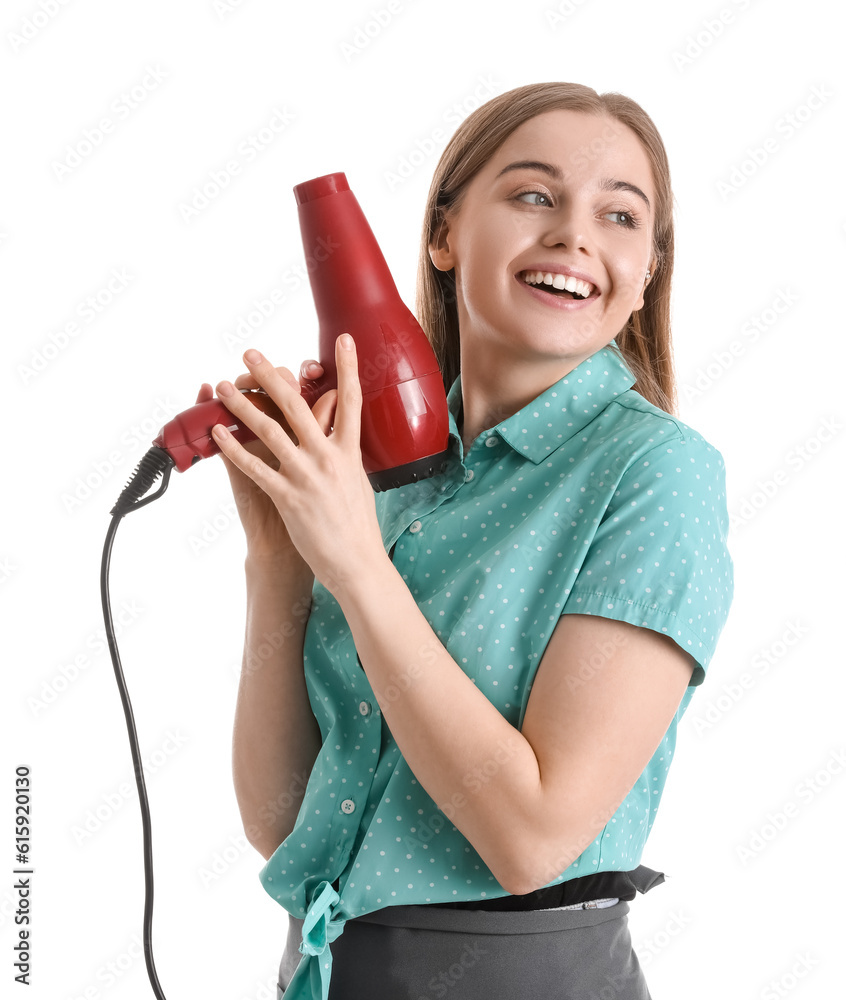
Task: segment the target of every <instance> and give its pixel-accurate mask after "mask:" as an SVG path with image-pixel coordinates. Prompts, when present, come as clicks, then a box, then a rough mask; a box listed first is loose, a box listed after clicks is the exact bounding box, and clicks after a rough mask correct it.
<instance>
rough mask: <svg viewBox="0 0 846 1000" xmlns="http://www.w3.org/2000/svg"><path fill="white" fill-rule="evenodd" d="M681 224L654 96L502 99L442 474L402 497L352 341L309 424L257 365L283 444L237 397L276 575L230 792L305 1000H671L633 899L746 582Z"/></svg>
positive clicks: (468, 148)
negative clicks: (662, 998)
mask: <svg viewBox="0 0 846 1000" xmlns="http://www.w3.org/2000/svg"><path fill="white" fill-rule="evenodd" d="M671 206H672V196H671V192H670V187H669V171H668V169H667V164H666V157H665V155H664V150H663V145H662V144H661V140H660V137H659V136H658V133H657V132H656V131H655V128H654V125H653V124H652V122H651V121H650V119H649V118H648V116H647V115H646V114H645V112H643V110H642V109H640V108H639V107H638V105H636V104H634V102H632V101H629V100H628V99H627V98H624V97H622V96H620V95H603V96H599V95H597V94H596V93H595V92H594V91H592V90H589V89H588V88H585V87H580V86H577V85H574V84H539V85H536V86H531V87H523V88H519V89H518V90H516V91H512V92H511V93H508V94H504V95H501V96H500V97H497V98H494V99H493V100H491V101H490V102H489V103H488V104H486V105H483V106H482V107H481V108H480V109H479V110H478V111H476V112H474V114H472V115H471V116H470V117H469V118H468V119H467V120H466V121H465V122H464V123H463V125H462V126H461V127H460V129H459V130H458V132H456V134H455V136H454V137H453V138H452V140H451V141H450V143H449V145H448V146H447V148H446V150H445V152H444V154H443V157H442V159H441V162H440V164H439V166H438V168H437V171H436V173H435V177H434V180H433V183H432V187H431V191H430V196H429V201H428V205H427V209H426V220H425V225H424V238H423V249H422V253H421V262H420V283H419V300H418V313H419V315H420V317H421V320H422V323H423V326H424V329H426V330H427V333H428V334H429V335H430V337H431V339H432V342H433V344H434V346H435V348H436V352H437V354H438V357H439V361H440V363H441V366H442V370H443V374H444V383H445V386H446V387H447V389H448V397H447V398H448V405H449V424H450V451H449V459H448V461H447V464H446V466H445V468H444V469H443V471H442V472H441V473H439V474H438V475H437V476H435V477H433V478H431V479H427V480H423V481H421V482H418V483H413V484H411V485H409V486H406V487H403V488H401V489H396V490H392V491H389V492H386V493H380V494H379V495H378V496H375V497H374V494H373V492H372V490H371V488H370V486H369V483H368V481H367V477H366V475H365V473H364V470H363V468H362V464H361V452H360V448H359V415H360V408H361V392H360V385H359V381H358V375H357V370H358V369H357V357H356V352H355V347H354V345H353V344H351V343H347V341H348V340H349V338H346V337H339V338H338V342H337V344H336V359H335V360H336V365H337V369H338V391H337V394H335V393H327V394H325V395H324V396H323V397H322V398H321V400H320V401H319V403H318V404H317V405H316V406H315V408H314V410H313V411H309V409H308V407H307V406H306V404H305V403H304V402H303V400H302V398H301V396H300V393H299V391H298V389H297V382H296V379H294V377H293V375H292V374H291V373H290V372H288V371H287V370H285V369H278V370H277V369H275V368H273V366H272V365H271V364H270V362H269V361H268V360H267V359H265V358H263V357H262V356H261V355H259V354H258V353H257V352H253V351H248V352H247V353H246V354H245V361H246V363H247V365H248V368H249V374H248V375H242V376H241V377H240V378H239V380H238V381H237V382H236V386H238V387H239V388H255V387H256V386H261V387H262V388H264V389H265V391H266V392H267V393H268V394H269V395H270V396H271V397H272V398H273V400H274V401H275V402H276V404H277V405H278V406H279V408H280V410H281V411H282V412H283V414H284V416H285V418H286V421H287V427H288V433H285V432H283V431H282V430H281V428H280V425H279V424H277V423H275V422H274V421H272V420H270V419H269V418H267V417H266V416H264V415H263V414H261V413H259V412H258V411H257V410H256V408H255V407H252V406H251V405H250V404H249V403H248V402H247V401H245V400H244V398H243V395H242V394H241V393H237V392H234V391H233V389H232V387H231V386H230V385H228V384H221V386H219V392H220V394H221V396H222V398H223V399H224V401H225V403H226V405H227V406H228V407H229V408H230V409H231V410H232V411H233V412H234V413H236V414H237V415H238V416H239V417H241V418H242V419H243V420H244V422H245V423H247V424H248V425H249V426H250V427H251V428H252V429H254V430H255V431H256V434H257V436H258V438H257V442H256V443H255V448H253V449H251V450H252V454H251V453H250V452H248V451H247V450H246V449H244V448H243V447H241V446H240V445H239V444H237V443H236V442H235V441H234V440H233V439H232V438H231V436H227V435H226V434H225V432H223V430H222V429H216V439H217V440H218V442H219V443H220V447H221V451H222V453H223V455H224V459H225V461H226V466H227V470H228V471H229V474H230V477H231V478H232V484H233V489H234V490H235V494H236V498H238V499H239V512H240V514H241V517H242V521H243V523H244V528H245V531H246V534H247V551H248V556H247V596H248V618H247V635H246V642H245V655H244V663H245V669H244V671H243V673H242V679H241V685H240V689H239V698H238V707H237V711H236V726H235V740H234V773H235V787H236V792H237V795H238V801H239V806H240V809H241V813H242V816H243V819H244V826H245V830H246V832H247V835H248V837H249V838H250V841H251V842H252V843H253V845H254V846H255V847H256V848H257V849H258V850H259V851H260V852H261V853H262V854H263V855H264V857H265V858H266V859H267V864H266V865H265V867H264V869H263V871H262V881H263V884H264V886H265V888H266V889H267V891H268V892H269V893H270V895H271V896H272V897H273V898H274V899H276V900H277V901H278V902H279V903H280V904H281V905H282V906H283V907H284V908H285V909H286V911H287V912H288V914H289V935H288V942H287V946H286V949H285V953H284V955H283V960H282V965H281V967H280V975H279V995H280V996H282V995H283V994H284V996H285V998H286V1000H317V998H320V1000H339V998H343V1000H357V998H359V997H362V998H363V997H367V998H368V1000H381V998H385V1000H387V998H391V1000H396V998H398V997H406V996H409V997H418V996H423V995H426V996H428V995H431V994H434V995H445V994H446V991H447V990H448V991H449V996H450V997H452V998H454V1000H470V998H474V1000H475V998H482V997H485V998H487V997H491V996H495V997H498V998H500V1000H516V998H523V997H526V996H535V995H538V996H549V997H556V998H564V1000H568V998H569V1000H575V998H584V997H587V996H591V995H605V991H607V987H608V984H609V983H613V984H614V995H615V997H617V998H618V1000H633V998H644V997H647V998H648V997H649V991H648V988H647V985H646V983H645V981H644V978H643V974H642V972H641V970H640V967H639V965H638V961H637V958H636V956H635V954H634V951H633V949H632V944H631V939H630V936H629V932H628V927H627V920H626V914H627V913H628V911H629V906H628V902H629V901H630V900H632V899H634V898H635V896H636V893H637V892H646V891H648V890H649V889H651V888H652V887H653V886H655V885H656V884H658V883H660V882H661V881H662V880H663V874H662V873H661V872H657V871H653V870H652V869H649V868H647V867H645V866H644V865H642V864H641V858H642V854H643V850H644V846H645V844H646V840H647V837H648V835H649V832H650V830H651V828H652V824H653V822H654V819H655V815H656V811H657V808H658V805H659V803H660V800H661V796H662V793H663V789H664V785H665V782H666V778H667V772H668V769H669V766H670V763H671V760H672V756H673V752H674V749H675V741H676V731H677V725H678V722H679V720H680V719H681V718H682V716H683V715H684V712H685V711H686V709H687V706H688V704H689V702H690V699H691V698H692V696H693V694H694V692H695V690H696V688H697V686H698V685H700V684H701V683H702V682H703V680H704V678H705V675H706V671H707V668H708V664H709V662H710V660H711V658H712V656H713V654H714V650H715V647H716V643H717V639H718V637H719V635H720V633H721V630H722V628H723V625H724V623H725V620H726V616H727V613H728V609H729V605H730V603H731V598H732V588H733V578H732V562H731V558H730V556H729V553H728V551H727V548H726V532H727V526H728V517H727V511H726V502H725V481H724V468H723V462H722V457H721V455H720V453H719V451H718V450H717V449H715V448H714V447H713V446H712V445H711V444H709V443H708V442H707V441H705V440H704V439H703V438H702V437H701V436H700V435H699V434H697V433H696V432H695V431H694V430H693V429H692V428H690V427H688V426H687V425H686V424H684V423H682V422H681V421H680V420H679V419H677V418H676V417H675V416H674V415H673V412H672V410H673V407H672V400H673V398H674V383H673V376H672V362H671V356H670V330H669V289H670V280H671V274H672V261H673V228H672V216H671ZM312 364H313V363H312ZM318 367H319V366H318ZM303 374H304V376H305V375H306V371H305V366H304V371H303ZM315 374H317V373H316V372H315V370H314V368H311V369H310V370H309V371H308V372H307V375H308V377H314V375H315ZM289 435H290V436H289ZM280 608H281V609H283V610H282V611H281V612H280ZM280 613H281V614H282V615H283V616H285V615H287V616H288V621H287V622H286V624H287V625H289V626H291V628H292V629H293V634H291V635H290V642H286V643H285V644H284V645H283V646H281V647H280V648H279V649H278V650H276V651H275V653H274V655H271V656H270V657H269V658H268V659H266V660H265V661H263V662H262V664H261V667H260V669H253V667H252V666H250V664H253V663H254V662H255V657H254V656H253V652H252V651H253V648H254V647H255V646H256V645H258V644H259V643H261V641H262V639H261V638H260V637H261V636H263V635H264V634H266V633H268V632H272V631H273V629H275V628H278V626H279V616H280ZM292 788H295V789H297V794H296V795H292V793H291V789H292ZM454 970H457V971H454Z"/></svg>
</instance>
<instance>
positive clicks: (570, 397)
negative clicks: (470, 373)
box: [447, 340, 635, 465]
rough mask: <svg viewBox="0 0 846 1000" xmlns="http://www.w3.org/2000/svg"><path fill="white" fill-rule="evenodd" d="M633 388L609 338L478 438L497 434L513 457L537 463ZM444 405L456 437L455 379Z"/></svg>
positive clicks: (629, 373)
mask: <svg viewBox="0 0 846 1000" xmlns="http://www.w3.org/2000/svg"><path fill="white" fill-rule="evenodd" d="M634 384H635V377H634V375H633V374H632V371H631V369H630V368H629V366H628V365H627V364H626V362H625V361H624V360H623V356H622V354H621V353H620V349H619V347H618V346H617V342H616V341H614V340H612V341H611V343H610V344H608V346H607V347H603V348H602V350H600V351H597V352H596V353H595V354H592V355H591V356H590V357H589V358H585V360H584V361H583V362H582V363H581V364H580V365H577V366H576V367H575V368H574V369H573V370H572V371H571V372H570V373H569V374H567V375H565V376H564V378H562V379H559V381H558V382H556V383H555V384H554V385H551V386H550V387H549V388H548V389H546V390H545V391H544V392H542V393H541V394H540V395H539V396H536V397H535V399H533V400H532V401H531V403H528V404H527V405H526V406H524V407H523V409H522V410H518V411H517V412H516V413H515V414H513V415H512V416H510V417H508V419H507V420H503V421H502V422H501V423H498V424H494V426H493V427H491V428H490V429H489V430H486V431H483V432H482V434H481V435H480V436H479V437H480V439H482V438H487V437H489V436H490V435H491V434H499V436H500V437H501V438H502V439H503V440H504V441H507V442H508V444H509V445H511V447H512V448H513V449H514V451H516V452H517V454H518V455H523V456H524V457H526V458H529V459H531V461H532V462H534V463H535V465H538V464H540V462H542V461H543V460H544V459H546V458H548V457H549V455H551V454H552V453H553V452H554V451H555V450H556V449H557V448H560V447H561V445H562V444H564V442H565V441H568V440H569V439H570V438H571V437H573V435H574V434H577V433H578V432H579V431H580V430H582V428H583V427H586V426H587V425H588V424H589V423H590V422H591V420H593V418H594V417H595V416H596V415H597V414H598V413H600V412H601V411H602V410H604V409H605V407H606V406H607V405H608V403H610V402H611V401H612V400H613V399H614V398H615V397H616V396H619V395H620V393H622V392H625V391H626V390H627V389H630V388H631V387H632V386H633V385H634ZM447 404H448V406H449V411H450V427H451V429H452V430H453V431H454V433H455V435H456V436H457V437H459V439H460V435H459V434H458V424H457V421H458V417H459V415H460V413H461V376H460V375H459V377H458V378H457V379H456V380H455V382H453V384H452V387H451V388H450V390H449V393H448V394H447ZM550 425H551V426H550Z"/></svg>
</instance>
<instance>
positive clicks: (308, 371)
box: [300, 359, 323, 382]
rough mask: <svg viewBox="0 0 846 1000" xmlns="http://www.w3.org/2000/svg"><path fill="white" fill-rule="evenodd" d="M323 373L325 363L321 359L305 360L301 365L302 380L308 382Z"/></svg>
mask: <svg viewBox="0 0 846 1000" xmlns="http://www.w3.org/2000/svg"><path fill="white" fill-rule="evenodd" d="M322 374H323V365H322V364H321V363H320V362H319V361H314V360H311V359H310V360H308V361H303V363H302V365H300V381H301V382H308V381H310V380H311V379H315V378H320V376H321V375H322Z"/></svg>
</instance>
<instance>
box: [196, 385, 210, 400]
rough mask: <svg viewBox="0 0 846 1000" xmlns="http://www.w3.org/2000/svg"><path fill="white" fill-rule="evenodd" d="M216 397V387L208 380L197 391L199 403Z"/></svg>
mask: <svg viewBox="0 0 846 1000" xmlns="http://www.w3.org/2000/svg"><path fill="white" fill-rule="evenodd" d="M213 398H214V389H212V387H211V386H210V385H209V383H208V382H203V384H202V385H201V386H200V391H199V393H197V402H198V403H207V402H208V401H209V400H210V399H213Z"/></svg>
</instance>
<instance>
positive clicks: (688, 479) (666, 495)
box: [562, 425, 734, 686]
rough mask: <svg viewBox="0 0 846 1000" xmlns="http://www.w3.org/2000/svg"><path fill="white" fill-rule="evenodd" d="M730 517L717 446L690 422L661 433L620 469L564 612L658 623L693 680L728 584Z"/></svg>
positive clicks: (710, 645) (715, 633)
mask: <svg viewBox="0 0 846 1000" xmlns="http://www.w3.org/2000/svg"><path fill="white" fill-rule="evenodd" d="M681 426H682V427H685V425H681ZM685 430H688V431H689V429H688V428H686V427H685ZM728 523H729V520H728V511H727V507H726V490H725V465H724V462H723V458H722V455H721V454H720V453H719V451H717V450H716V449H715V448H713V447H712V446H711V445H710V444H708V443H707V442H706V441H704V440H703V439H702V438H701V437H699V436H698V435H696V434H695V432H692V431H690V432H689V433H684V434H680V436H679V437H674V438H672V439H671V440H669V441H666V440H665V441H663V442H662V443H661V444H660V445H659V446H657V447H655V448H652V449H650V450H648V451H646V452H645V453H642V454H641V455H640V456H639V457H638V458H637V459H635V460H634V461H633V462H632V464H631V465H630V466H629V467H628V468H627V469H626V471H625V472H624V473H623V476H622V477H621V479H620V483H619V485H618V488H617V490H616V492H615V493H614V496H613V498H612V500H611V503H610V504H609V505H608V508H607V510H606V512H605V515H604V516H603V518H602V520H601V522H600V524H599V526H598V528H597V531H596V534H595V535H594V537H593V540H592V542H591V543H590V545H589V548H588V552H587V555H586V557H585V560H584V562H583V563H582V565H581V568H580V570H579V573H578V575H577V577H576V579H575V581H574V584H573V587H572V589H571V591H570V594H569V595H568V597H567V600H566V602H565V604H564V607H563V609H562V614H587V615H599V616H601V617H603V618H613V619H615V620H618V621H625V622H629V623H630V624H632V625H640V626H644V627H645V628H649V629H653V630H654V631H656V632H663V633H664V634H665V635H668V636H670V637H671V638H672V639H673V640H674V641H675V642H676V643H677V644H678V645H679V646H680V647H681V648H682V649H683V650H685V652H687V653H690V654H691V656H692V657H693V659H694V660H695V661H696V666H695V667H694V670H693V674H692V675H691V679H690V684H689V686H698V685H699V684H701V683H702V681H703V680H704V679H705V672H706V670H707V668H708V664H709V662H710V661H711V658H712V657H713V655H714V650H715V648H716V645H717V639H718V638H719V636H720V633H721V632H722V629H723V626H724V625H725V622H726V618H727V617H728V611H729V607H730V605H731V600H732V596H733V592H734V575H733V566H732V560H731V556H730V555H729V551H728V547H727V535H728Z"/></svg>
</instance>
